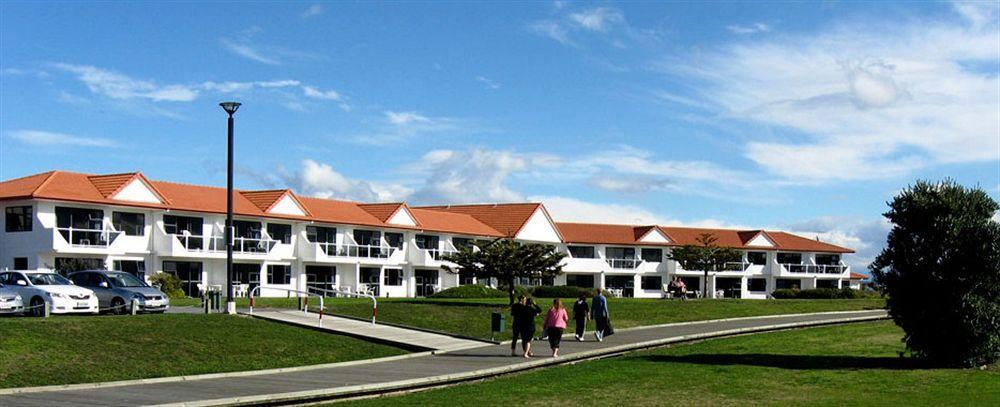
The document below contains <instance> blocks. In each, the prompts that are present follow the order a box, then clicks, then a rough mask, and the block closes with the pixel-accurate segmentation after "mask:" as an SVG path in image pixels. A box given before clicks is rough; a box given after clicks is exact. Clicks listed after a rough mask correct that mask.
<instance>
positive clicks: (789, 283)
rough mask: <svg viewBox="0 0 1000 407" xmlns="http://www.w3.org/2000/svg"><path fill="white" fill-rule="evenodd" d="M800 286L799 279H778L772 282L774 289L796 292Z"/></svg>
mask: <svg viewBox="0 0 1000 407" xmlns="http://www.w3.org/2000/svg"><path fill="white" fill-rule="evenodd" d="M801 286H802V281H801V280H799V279H789V278H779V279H777V280H774V288H776V289H779V290H781V289H792V290H798V289H799V287H801Z"/></svg>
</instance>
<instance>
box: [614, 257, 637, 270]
mask: <svg viewBox="0 0 1000 407" xmlns="http://www.w3.org/2000/svg"><path fill="white" fill-rule="evenodd" d="M605 261H607V262H608V265H609V266H611V268H613V269H616V270H633V269H635V268H636V267H639V264H642V259H605Z"/></svg>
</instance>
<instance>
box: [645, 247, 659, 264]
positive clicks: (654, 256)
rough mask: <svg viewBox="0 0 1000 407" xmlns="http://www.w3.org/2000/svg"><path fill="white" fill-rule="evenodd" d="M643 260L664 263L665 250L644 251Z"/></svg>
mask: <svg viewBox="0 0 1000 407" xmlns="http://www.w3.org/2000/svg"><path fill="white" fill-rule="evenodd" d="M642 260H643V261H648V262H655V263H659V262H662V261H663V249H642Z"/></svg>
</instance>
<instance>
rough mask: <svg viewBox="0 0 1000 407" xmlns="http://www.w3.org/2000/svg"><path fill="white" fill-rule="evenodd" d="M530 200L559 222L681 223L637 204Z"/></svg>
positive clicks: (551, 198) (554, 198) (540, 197)
mask: <svg viewBox="0 0 1000 407" xmlns="http://www.w3.org/2000/svg"><path fill="white" fill-rule="evenodd" d="M528 200H529V201H532V202H541V203H543V204H545V207H546V209H548V210H549V214H550V215H552V218H553V219H554V220H556V221H559V222H582V223H617V224H631V225H652V224H656V225H666V224H671V225H673V224H677V223H679V222H677V221H676V220H673V219H669V218H666V217H664V216H661V215H659V214H656V213H653V212H651V211H649V210H647V209H645V208H642V207H640V206H637V205H628V204H611V203H594V202H587V201H582V200H579V199H575V198H568V197H562V196H546V195H538V196H531V197H529V198H528Z"/></svg>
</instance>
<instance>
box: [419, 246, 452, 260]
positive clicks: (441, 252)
mask: <svg viewBox="0 0 1000 407" xmlns="http://www.w3.org/2000/svg"><path fill="white" fill-rule="evenodd" d="M418 250H420V251H421V252H424V254H425V256H427V257H430V258H431V259H433V260H436V261H441V258H442V257H444V256H447V255H451V254H455V253H458V250H452V249H418Z"/></svg>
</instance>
